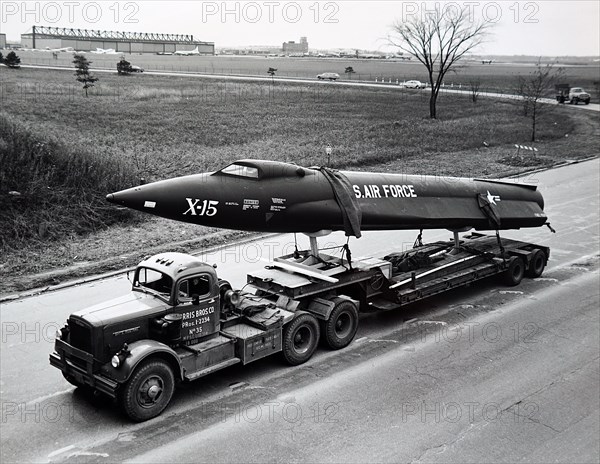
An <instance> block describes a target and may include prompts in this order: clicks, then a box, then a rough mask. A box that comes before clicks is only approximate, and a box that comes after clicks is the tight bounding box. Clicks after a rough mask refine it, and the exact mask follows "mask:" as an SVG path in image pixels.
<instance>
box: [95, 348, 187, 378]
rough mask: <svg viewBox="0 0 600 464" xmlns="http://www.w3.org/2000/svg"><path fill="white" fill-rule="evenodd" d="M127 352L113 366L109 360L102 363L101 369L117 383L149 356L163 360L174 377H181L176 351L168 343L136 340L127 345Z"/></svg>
mask: <svg viewBox="0 0 600 464" xmlns="http://www.w3.org/2000/svg"><path fill="white" fill-rule="evenodd" d="M128 348H129V354H128V355H127V357H126V358H125V359H124V360H123V363H122V364H121V365H120V366H119V367H117V368H114V367H113V366H112V364H111V363H110V362H108V363H106V364H104V365H103V366H102V368H101V371H102V373H103V374H104V375H106V376H107V377H109V378H111V379H113V380H115V381H116V382H118V383H125V382H126V381H127V380H128V379H129V377H130V376H131V374H132V373H133V371H134V370H135V368H136V367H137V366H138V365H139V364H140V363H141V362H142V361H144V360H145V359H147V358H149V357H151V356H152V357H158V358H161V359H163V360H165V361H166V362H167V363H168V364H169V365H170V366H171V368H172V369H173V375H174V376H175V379H179V380H182V379H183V368H182V366H181V362H180V361H179V357H178V356H177V353H175V351H174V350H173V349H172V348H171V347H170V346H168V345H165V344H164V343H161V342H159V341H156V340H138V341H137V342H133V343H131V344H130V345H129V346H128Z"/></svg>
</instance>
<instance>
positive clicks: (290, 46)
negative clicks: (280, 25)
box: [282, 37, 308, 53]
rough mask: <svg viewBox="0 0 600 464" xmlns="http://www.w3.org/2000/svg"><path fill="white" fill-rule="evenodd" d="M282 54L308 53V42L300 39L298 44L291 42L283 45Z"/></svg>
mask: <svg viewBox="0 0 600 464" xmlns="http://www.w3.org/2000/svg"><path fill="white" fill-rule="evenodd" d="M282 48H283V53H308V40H307V39H306V37H300V42H299V43H296V42H294V41H293V40H292V41H290V42H284V43H283V47H282Z"/></svg>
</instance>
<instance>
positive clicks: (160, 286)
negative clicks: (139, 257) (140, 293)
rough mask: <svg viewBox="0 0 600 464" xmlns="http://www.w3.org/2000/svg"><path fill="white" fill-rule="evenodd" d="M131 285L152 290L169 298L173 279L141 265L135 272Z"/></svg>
mask: <svg viewBox="0 0 600 464" xmlns="http://www.w3.org/2000/svg"><path fill="white" fill-rule="evenodd" d="M133 286H134V288H143V289H147V290H152V291H153V292H156V293H159V294H161V295H162V296H164V297H166V298H167V299H169V297H170V295H171V288H173V279H171V277H169V276H168V275H166V274H163V273H162V272H159V271H155V270H154V269H150V268H147V267H141V268H139V269H138V270H137V272H136V274H135V280H134V281H133Z"/></svg>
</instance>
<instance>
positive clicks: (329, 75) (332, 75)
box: [317, 72, 340, 81]
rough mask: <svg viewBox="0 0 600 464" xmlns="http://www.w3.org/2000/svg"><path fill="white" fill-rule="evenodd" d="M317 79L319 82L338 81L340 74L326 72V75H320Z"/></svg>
mask: <svg viewBox="0 0 600 464" xmlns="http://www.w3.org/2000/svg"><path fill="white" fill-rule="evenodd" d="M317 78H318V79H319V80H323V79H329V80H330V81H335V80H336V79H339V78H340V75H339V74H338V73H334V72H324V73H321V74H318V75H317Z"/></svg>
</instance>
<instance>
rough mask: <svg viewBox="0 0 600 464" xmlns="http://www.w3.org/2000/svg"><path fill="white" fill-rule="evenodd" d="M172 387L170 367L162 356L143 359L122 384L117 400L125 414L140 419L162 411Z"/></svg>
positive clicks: (149, 417)
mask: <svg viewBox="0 0 600 464" xmlns="http://www.w3.org/2000/svg"><path fill="white" fill-rule="evenodd" d="M174 390H175V377H174V375H173V370H172V369H171V367H170V366H169V365H168V364H167V363H166V362H165V361H163V360H162V359H157V358H154V359H149V360H146V361H144V362H142V363H141V365H140V366H138V367H137V368H136V369H135V371H134V372H133V374H132V375H131V377H130V378H129V380H128V381H127V383H125V384H124V385H123V386H122V387H121V391H120V394H119V403H120V404H121V409H122V410H123V412H124V413H125V415H126V416H127V417H129V418H130V419H131V420H134V421H136V422H142V421H145V420H148V419H152V418H153V417H156V416H158V415H159V414H160V413H161V412H163V410H164V409H165V408H166V407H167V405H168V404H169V402H170V401H171V397H172V396H173V391H174Z"/></svg>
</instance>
